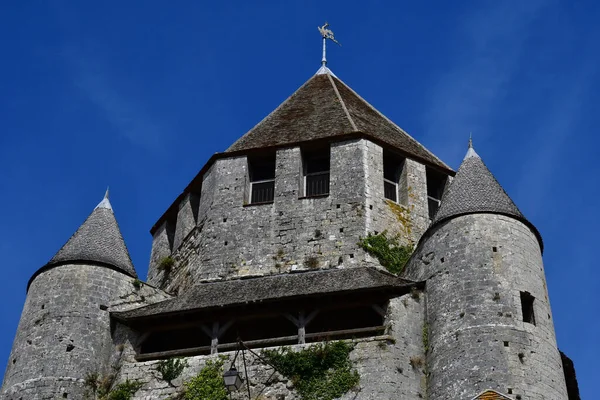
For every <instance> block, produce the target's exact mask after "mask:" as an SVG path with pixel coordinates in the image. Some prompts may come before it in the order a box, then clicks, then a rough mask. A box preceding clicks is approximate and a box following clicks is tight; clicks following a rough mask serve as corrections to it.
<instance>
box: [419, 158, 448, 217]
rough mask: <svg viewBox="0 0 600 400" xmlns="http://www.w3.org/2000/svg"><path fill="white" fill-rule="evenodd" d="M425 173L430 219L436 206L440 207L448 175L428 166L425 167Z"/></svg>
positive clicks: (435, 210) (436, 208)
mask: <svg viewBox="0 0 600 400" xmlns="http://www.w3.org/2000/svg"><path fill="white" fill-rule="evenodd" d="M425 173H426V179H427V206H428V209H429V219H430V220H432V219H433V217H434V216H435V213H436V212H437V210H438V208H440V203H441V201H442V194H444V188H445V187H446V182H447V180H448V177H447V176H446V175H444V174H442V173H441V172H438V171H436V170H434V169H433V168H430V167H426V168H425Z"/></svg>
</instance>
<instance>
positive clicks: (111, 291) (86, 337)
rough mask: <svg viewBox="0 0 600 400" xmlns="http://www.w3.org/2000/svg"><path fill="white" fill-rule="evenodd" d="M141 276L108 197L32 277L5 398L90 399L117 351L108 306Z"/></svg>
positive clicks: (4, 384) (3, 389)
mask: <svg viewBox="0 0 600 400" xmlns="http://www.w3.org/2000/svg"><path fill="white" fill-rule="evenodd" d="M135 277H136V273H135V269H134V267H133V264H132V263H131V259H130V257H129V253H128V251H127V248H126V246H125V242H124V241H123V237H122V235H121V232H120V230H119V226H118V224H117V221H116V219H115V216H114V214H113V210H112V207H111V204H110V201H109V199H108V191H107V193H106V195H105V196H104V198H103V199H102V201H101V202H100V204H98V206H96V208H95V209H94V210H93V211H92V213H91V214H90V215H89V216H88V217H87V219H86V220H85V222H84V223H83V224H82V225H81V226H80V227H79V229H77V231H76V232H75V234H73V236H72V237H71V238H70V239H69V240H68V241H67V243H66V244H65V245H64V246H63V247H62V248H61V249H60V250H59V251H58V252H57V253H56V255H55V256H54V257H52V259H51V260H50V262H48V263H47V264H46V265H44V266H43V267H42V268H40V269H39V270H38V271H37V272H35V273H34V274H33V276H32V277H31V279H30V280H29V284H28V286H27V287H28V292H27V298H26V300H25V306H24V307H23V312H22V314H21V320H20V322H19V327H18V329H17V335H16V338H15V341H14V344H13V348H12V351H11V354H10V359H9V363H8V367H7V370H6V374H5V376H4V383H3V386H2V391H1V392H0V398H1V399H2V400H9V399H21V398H27V399H42V398H56V397H57V396H58V397H60V396H61V395H62V398H69V399H82V398H85V391H86V388H85V377H86V376H87V375H88V374H94V373H102V372H103V371H104V369H106V365H107V363H108V360H109V358H110V355H111V352H112V341H111V336H110V319H109V313H108V311H109V307H110V305H111V304H112V303H114V302H115V301H116V300H117V299H118V298H119V296H123V295H127V294H128V293H129V292H131V288H132V287H133V286H132V284H131V283H132V281H133V280H134V279H135Z"/></svg>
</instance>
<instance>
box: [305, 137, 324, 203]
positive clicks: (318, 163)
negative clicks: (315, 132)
mask: <svg viewBox="0 0 600 400" xmlns="http://www.w3.org/2000/svg"><path fill="white" fill-rule="evenodd" d="M329 162H330V150H329V146H327V147H319V148H310V149H302V170H303V178H304V179H303V186H304V187H303V195H304V197H315V196H325V195H328V194H329V168H330V167H329Z"/></svg>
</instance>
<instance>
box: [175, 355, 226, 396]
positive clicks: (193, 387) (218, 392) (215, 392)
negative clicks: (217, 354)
mask: <svg viewBox="0 0 600 400" xmlns="http://www.w3.org/2000/svg"><path fill="white" fill-rule="evenodd" d="M183 386H184V392H183V398H184V399H185V400H228V399H229V396H228V395H227V390H226V389H225V385H224V384H223V360H221V359H219V360H214V361H213V360H208V361H207V362H206V365H205V366H204V368H202V370H201V371H200V373H199V374H198V375H196V376H195V377H193V378H192V379H190V380H189V381H187V382H185V383H184V384H183Z"/></svg>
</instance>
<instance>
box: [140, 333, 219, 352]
mask: <svg viewBox="0 0 600 400" xmlns="http://www.w3.org/2000/svg"><path fill="white" fill-rule="evenodd" d="M210 342H211V340H210V338H209V337H208V336H207V335H206V334H205V333H204V332H203V331H202V329H201V328H200V327H193V328H183V329H175V330H168V331H157V332H153V333H151V334H150V336H148V338H147V339H146V340H145V341H144V342H143V343H142V347H141V349H140V353H142V354H143V353H155V352H160V351H169V350H177V349H187V348H193V347H203V346H209V347H210ZM204 354H210V348H209V349H207V350H206V351H205V352H204Z"/></svg>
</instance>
